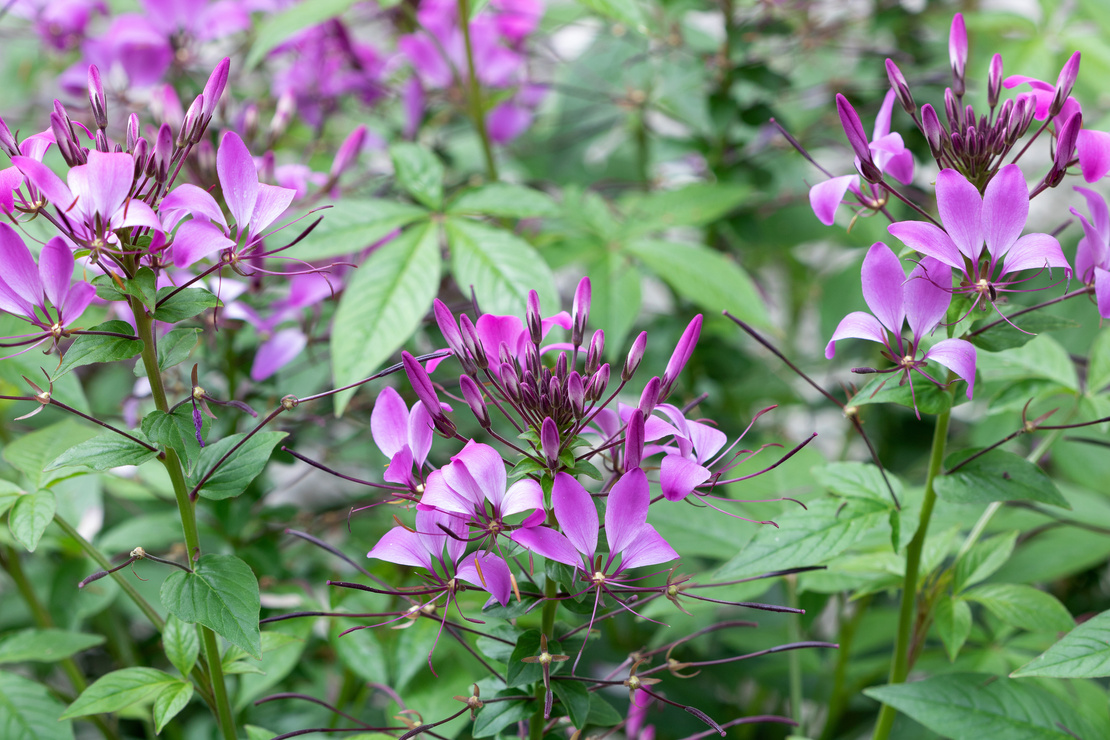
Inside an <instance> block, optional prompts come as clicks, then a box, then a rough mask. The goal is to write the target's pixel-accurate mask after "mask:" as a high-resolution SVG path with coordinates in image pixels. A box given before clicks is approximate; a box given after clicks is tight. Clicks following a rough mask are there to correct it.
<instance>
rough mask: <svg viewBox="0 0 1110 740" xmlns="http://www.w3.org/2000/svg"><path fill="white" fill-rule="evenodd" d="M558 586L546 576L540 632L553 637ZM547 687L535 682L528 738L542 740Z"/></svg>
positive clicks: (557, 603) (557, 604) (552, 579)
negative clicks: (533, 707) (532, 712)
mask: <svg viewBox="0 0 1110 740" xmlns="http://www.w3.org/2000/svg"><path fill="white" fill-rule="evenodd" d="M558 591H559V587H558V585H557V584H556V583H555V579H554V578H551V577H548V578H547V583H545V584H544V587H543V595H544V596H546V597H547V601H545V602H543V612H542V615H541V617H540V634H542V635H548V636H550V637H551V638H554V634H553V632H554V630H555V612H556V611H557V610H558V607H559V602H558V601H557V600H556V599H555V597H556V596H557V595H558ZM546 695H547V689H546V688H545V687H544V685H543V684H542V683H538V684H536V701H537V703H538V704H539V706H538V707H537V708H536V713H535V714H533V715H532V719H530V720H528V740H543V730H544V726H545V725H546V724H547V722H546V720H545V719H544V716H543V707H544V700H545V699H546Z"/></svg>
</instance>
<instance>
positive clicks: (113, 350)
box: [53, 321, 143, 378]
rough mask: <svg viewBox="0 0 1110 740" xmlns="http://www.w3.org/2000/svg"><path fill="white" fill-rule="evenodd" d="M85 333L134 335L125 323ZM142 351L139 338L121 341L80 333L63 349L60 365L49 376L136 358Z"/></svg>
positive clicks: (115, 338)
mask: <svg viewBox="0 0 1110 740" xmlns="http://www.w3.org/2000/svg"><path fill="white" fill-rule="evenodd" d="M89 331H104V332H114V333H116V334H123V335H125V336H134V330H133V329H132V328H131V325H130V324H128V323H127V322H126V321H106V322H104V323H103V324H97V325H96V326H93V327H90V328H89ZM142 351H143V342H142V340H140V339H125V338H124V337H117V336H104V335H102V334H81V335H79V336H78V337H77V338H76V339H74V340H73V344H71V345H70V346H69V349H67V350H66V353H65V356H64V357H63V358H62V363H61V365H59V366H58V369H57V370H56V371H55V372H54V374H53V377H55V378H58V377H61V376H62V375H65V374H66V373H68V372H69V371H70V370H72V369H73V368H75V367H81V366H82V365H92V364H93V363H96V362H118V361H119V360H129V359H131V358H132V357H138V356H139V353H140V352H142Z"/></svg>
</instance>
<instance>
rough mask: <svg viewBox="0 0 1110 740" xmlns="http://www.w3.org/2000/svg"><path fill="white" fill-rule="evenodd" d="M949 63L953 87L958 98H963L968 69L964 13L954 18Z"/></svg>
mask: <svg viewBox="0 0 1110 740" xmlns="http://www.w3.org/2000/svg"><path fill="white" fill-rule="evenodd" d="M948 62H949V64H950V65H951V67H952V87H954V88H955V90H956V95H957V96H963V94H964V72H965V70H966V68H967V27H966V26H965V25H964V16H963V13H956V15H955V17H953V18H952V28H951V29H950V30H949V32H948Z"/></svg>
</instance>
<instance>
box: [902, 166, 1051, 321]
mask: <svg viewBox="0 0 1110 740" xmlns="http://www.w3.org/2000/svg"><path fill="white" fill-rule="evenodd" d="M937 208H938V210H939V211H940V220H941V223H942V224H943V226H944V228H943V229H941V228H939V227H937V226H936V225H934V224H931V223H927V222H925V221H902V222H899V223H894V224H891V225H890V226H889V227H887V230H888V231H889V232H890V233H891V234H892V235H893V236H895V237H897V238H898V239H900V240H901V241H902V242H904V243H905V244H906V246H908V247H910V248H911V249H915V250H917V251H918V252H920V253H921V254H924V255H927V256H929V257H932V258H934V259H936V260H938V261H940V262H941V263H943V264H945V265H948V266H949V267H952V268H954V269H955V270H957V271H959V272H961V273H962V274H963V276H964V280H963V282H962V283H961V285H960V287H958V288H956V289H955V292H958V293H967V294H969V295H973V296H974V297H975V305H979V304H980V302H982V301H985V302H986V303H990V304H992V305H993V303H994V301H995V299H996V298H997V294H998V292H1000V291H1007V290H1014V288H1012V287H1010V286H1013V285H1015V284H1016V283H1020V282H1022V281H1021V280H1005V278H1006V276H1007V275H1010V274H1012V273H1016V272H1019V271H1021V270H1036V269H1043V268H1045V267H1047V268H1053V267H1062V268H1064V270H1065V275H1070V274H1071V267H1070V266H1069V265H1068V262H1067V260H1066V259H1064V253H1063V252H1062V251H1061V249H1060V243H1059V242H1058V241H1056V239H1055V238H1054V237H1052V236H1049V235H1048V234H1026V235H1025V236H1021V232H1022V230H1023V229H1024V228H1025V221H1026V218H1027V217H1028V215H1029V191H1028V190H1027V189H1026V186H1025V178H1024V177H1023V176H1022V174H1021V169H1020V168H1019V167H1018V166H1017V165H1016V164H1009V165H1006V166H1005V167H1003V168H1002V169H1000V170H999V171H998V173H997V174H996V175H995V176H994V178H993V179H992V180H991V181H990V183H989V184H988V185H987V189H986V192H985V193H984V194H983V196H982V197H980V196H979V191H978V190H977V189H976V187H975V186H974V185H972V184H971V183H970V182H968V180H967V179H966V178H965V177H964V176H963V175H961V174H960V173H958V172H956V171H955V170H943V171H942V172H941V173H940V175H938V176H937ZM984 246H985V249H984ZM926 277H927V279H928V280H939V281H940V282H939V285H940V286H941V287H942V288H944V289H948V281H947V278H946V277H942V276H941V274H940V272H939V271H935V272H932V273H930V274H929V275H927V276H926ZM986 303H984V304H983V308H984V309H986V308H987V305H986ZM890 328H892V329H893V327H890Z"/></svg>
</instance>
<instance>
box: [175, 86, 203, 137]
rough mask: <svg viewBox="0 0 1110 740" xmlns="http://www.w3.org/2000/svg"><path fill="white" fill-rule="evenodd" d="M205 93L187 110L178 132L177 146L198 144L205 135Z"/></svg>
mask: <svg viewBox="0 0 1110 740" xmlns="http://www.w3.org/2000/svg"><path fill="white" fill-rule="evenodd" d="M204 127H205V124H204V95H198V96H197V98H196V100H194V101H193V104H192V105H190V106H189V110H187V111H185V120H184V121H182V123H181V130H180V131H178V132H177V142H176V143H177V146H178V148H182V147H184V146H185V145H186V144H196V143H197V142H199V141H200V140H201V137H202V136H203V135H204Z"/></svg>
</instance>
